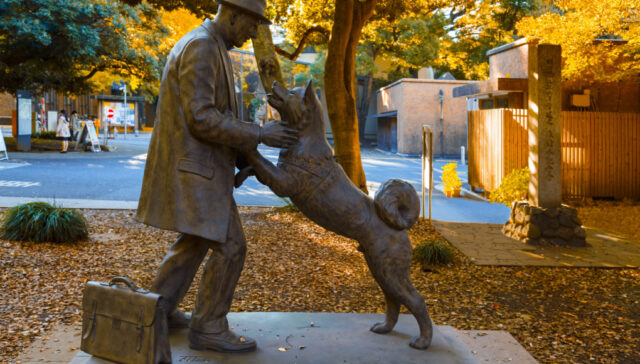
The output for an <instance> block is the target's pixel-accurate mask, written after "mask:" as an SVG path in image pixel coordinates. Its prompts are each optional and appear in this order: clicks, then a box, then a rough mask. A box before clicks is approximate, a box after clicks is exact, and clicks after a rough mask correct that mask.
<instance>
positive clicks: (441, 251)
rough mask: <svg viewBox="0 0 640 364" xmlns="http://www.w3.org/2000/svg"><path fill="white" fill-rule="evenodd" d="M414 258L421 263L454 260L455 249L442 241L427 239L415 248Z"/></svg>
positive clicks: (444, 262) (433, 263)
mask: <svg viewBox="0 0 640 364" xmlns="http://www.w3.org/2000/svg"><path fill="white" fill-rule="evenodd" d="M413 259H415V260H416V261H418V262H420V263H424V264H431V265H438V264H449V263H452V262H453V250H452V249H451V247H450V246H449V244H447V243H445V242H442V241H438V240H435V241H429V240H427V241H425V242H424V243H421V244H419V245H417V246H416V247H415V248H413Z"/></svg>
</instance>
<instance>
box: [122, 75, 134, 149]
mask: <svg viewBox="0 0 640 364" xmlns="http://www.w3.org/2000/svg"><path fill="white" fill-rule="evenodd" d="M122 83H123V87H122V91H123V92H124V108H123V109H122V110H123V111H122V114H123V115H124V138H125V139H127V111H128V110H127V83H126V82H124V81H122ZM134 127H135V126H134Z"/></svg>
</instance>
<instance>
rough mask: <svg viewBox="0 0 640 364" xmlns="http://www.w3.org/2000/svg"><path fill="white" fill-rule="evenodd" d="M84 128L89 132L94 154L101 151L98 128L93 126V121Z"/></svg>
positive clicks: (88, 122)
mask: <svg viewBox="0 0 640 364" xmlns="http://www.w3.org/2000/svg"><path fill="white" fill-rule="evenodd" d="M84 127H85V128H87V130H88V131H89V140H91V150H92V151H94V152H99V151H100V141H99V140H98V134H97V133H96V128H95V126H93V121H87V122H85V124H84Z"/></svg>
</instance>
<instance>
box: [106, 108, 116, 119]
mask: <svg viewBox="0 0 640 364" xmlns="http://www.w3.org/2000/svg"><path fill="white" fill-rule="evenodd" d="M114 116H116V113H115V111H113V109H109V110H107V118H112V117H114Z"/></svg>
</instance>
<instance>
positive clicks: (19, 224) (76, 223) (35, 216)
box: [0, 202, 89, 243]
mask: <svg viewBox="0 0 640 364" xmlns="http://www.w3.org/2000/svg"><path fill="white" fill-rule="evenodd" d="M0 236H1V237H2V238H3V239H7V240H16V241H33V242H36V243H41V242H53V243H67V242H73V241H78V240H82V239H85V238H87V237H88V236H89V229H88V226H87V221H86V220H85V218H84V216H83V215H82V214H81V213H80V212H78V211H77V210H73V209H64V208H61V207H55V206H51V205H50V204H48V203H45V202H31V203H26V204H22V205H18V206H14V207H12V208H10V209H9V210H8V211H7V212H6V213H5V216H4V221H3V222H2V226H0Z"/></svg>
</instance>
